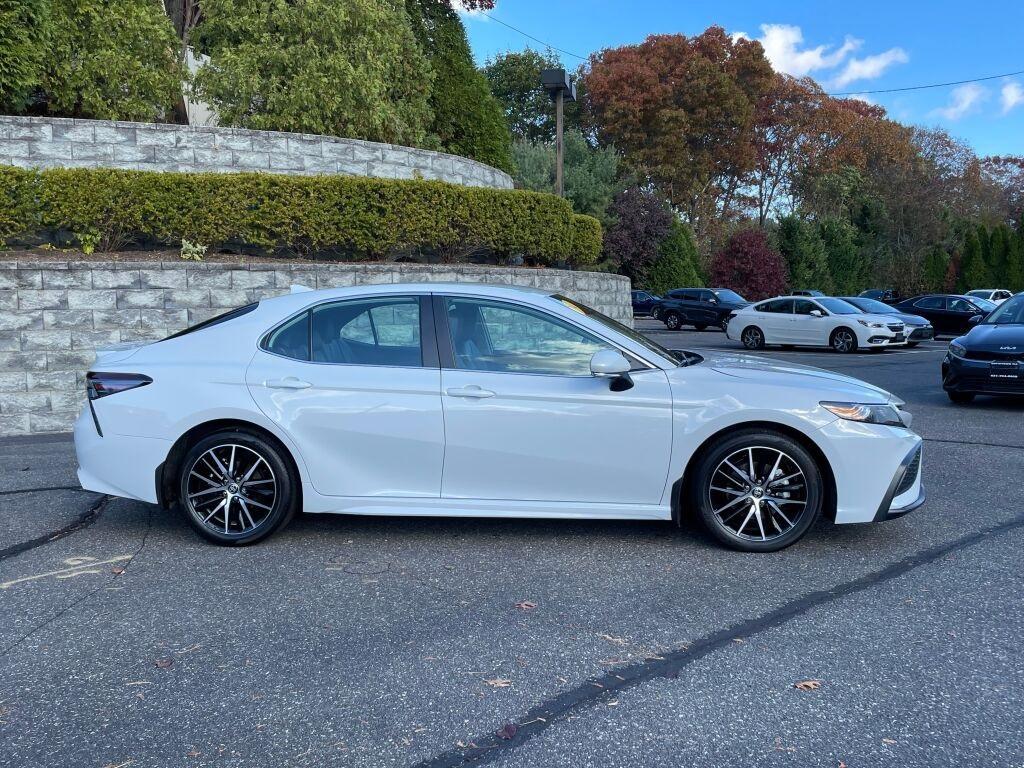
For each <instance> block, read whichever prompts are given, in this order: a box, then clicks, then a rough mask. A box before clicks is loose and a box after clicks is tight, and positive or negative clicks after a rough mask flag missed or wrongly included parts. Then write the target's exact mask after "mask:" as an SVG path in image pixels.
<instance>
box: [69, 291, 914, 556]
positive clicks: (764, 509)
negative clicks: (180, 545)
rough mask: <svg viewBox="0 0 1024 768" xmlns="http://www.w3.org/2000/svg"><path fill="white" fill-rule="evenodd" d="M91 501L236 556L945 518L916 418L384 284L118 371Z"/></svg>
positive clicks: (740, 363)
mask: <svg viewBox="0 0 1024 768" xmlns="http://www.w3.org/2000/svg"><path fill="white" fill-rule="evenodd" d="M87 381H88V396H89V399H88V402H87V403H86V405H85V408H84V409H83V411H82V415H81V417H80V418H79V420H78V422H77V424H76V427H75V447H76V450H77V454H78V462H79V470H78V477H79V479H80V481H81V483H82V486H83V487H84V488H86V489H89V490H93V491H98V492H100V493H107V494H112V495H115V496H124V497H128V498H132V499H138V500H141V501H145V502H151V503H157V504H160V505H161V506H163V507H172V506H179V507H180V509H181V510H183V512H184V514H185V516H186V518H187V519H188V520H189V522H190V523H191V524H192V526H193V527H194V528H195V529H196V530H197V531H198V532H199V533H200V534H202V535H203V536H205V537H206V538H207V539H209V540H211V541H214V542H216V543H219V544H227V545H234V544H248V543H252V542H256V541H259V540H260V539H263V538H264V537H266V536H268V535H269V534H271V533H272V532H274V531H276V530H279V529H281V528H282V527H283V526H284V525H285V524H286V523H287V522H288V520H289V519H290V518H291V517H292V516H293V515H294V514H295V513H296V512H297V511H300V510H302V511H305V512H335V513H346V514H359V515H444V516H475V517H545V518H595V519H616V520H680V519H681V518H682V517H683V516H684V515H685V514H687V513H695V514H696V515H697V516H698V517H699V518H700V519H701V520H702V521H703V523H704V525H705V526H706V527H707V528H708V530H709V531H711V533H712V534H713V535H714V536H716V537H717V538H718V539H719V540H720V541H721V542H723V543H724V544H726V545H728V546H731V547H734V548H737V549H742V550H747V551H758V552H766V551H772V550H777V549H781V548H782V547H785V546H787V545H789V544H792V543H793V542H795V541H796V540H798V539H799V538H800V537H801V536H803V535H804V533H806V532H807V530H808V529H809V528H810V527H811V526H812V525H813V524H814V522H815V521H816V520H817V519H818V518H819V517H820V516H821V515H826V516H827V517H829V518H830V519H833V520H834V521H835V522H837V523H861V522H869V521H873V520H885V519H887V518H890V517H895V516H898V515H901V514H903V513H905V512H908V511H910V510H911V509H914V508H915V507H917V506H919V505H920V504H922V503H923V501H924V490H923V488H922V485H921V438H920V437H918V436H917V435H916V434H914V433H913V432H912V431H911V430H910V429H909V423H910V417H909V414H907V413H906V412H905V411H904V410H902V406H903V404H902V403H901V402H900V401H899V400H897V399H896V398H895V397H893V396H892V395H890V394H889V393H887V392H884V391H882V390H880V389H878V388H877V387H873V386H871V385H869V384H865V383H863V382H860V381H857V380H855V379H852V378H849V377H846V376H841V375H837V374H833V373H828V372H825V371H818V370H814V369H810V368H796V367H793V366H784V365H773V364H770V363H767V362H764V361H760V360H755V359H752V358H744V357H741V356H736V355H725V356H718V357H711V356H707V357H702V356H700V355H696V354H693V353H672V352H670V351H668V350H666V349H664V348H662V347H660V346H658V345H657V344H655V343H653V342H652V341H650V340H648V339H647V338H645V337H643V336H641V335H639V334H637V333H635V332H634V331H632V330H631V329H629V328H627V327H625V326H623V325H621V324H619V323H617V322H615V321H613V320H610V319H609V318H607V317H604V316H603V315H601V314H599V313H597V312H595V311H593V310H591V309H589V308H587V307H585V306H582V305H580V304H578V303H576V302H574V301H571V300H569V299H567V298H565V297H564V296H558V295H551V294H548V293H545V292H542V291H534V290H528V289H515V288H504V287H490V286H477V285H445V284H421V285H386V286H383V285H381V286H363V287H358V288H341V289H334V290H325V291H315V292H309V291H307V292H296V293H292V294H290V295H286V296H281V297H278V298H274V299H267V300H264V301H261V302H259V303H258V304H252V305H249V306H247V307H243V308H241V309H238V310H235V311H233V312H230V313H228V314H226V315H223V316H221V317H218V318H215V319H213V320H210V321H208V322H206V323H203V324H200V325H198V326H195V327H193V328H190V329H188V330H186V331H183V332H181V333H179V334H176V335H174V336H171V337H169V338H167V339H164V340H163V341H159V342H155V343H152V344H148V345H145V346H141V347H137V348H134V349H120V350H113V351H110V352H106V353H102V354H100V355H99V357H98V359H97V361H96V363H95V365H94V367H93V370H91V371H90V372H89V373H88V376H87Z"/></svg>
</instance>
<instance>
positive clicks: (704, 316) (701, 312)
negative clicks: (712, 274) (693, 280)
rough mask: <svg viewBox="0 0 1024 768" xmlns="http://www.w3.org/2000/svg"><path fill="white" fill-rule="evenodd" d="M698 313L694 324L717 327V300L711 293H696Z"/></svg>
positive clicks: (703, 291) (704, 291)
mask: <svg viewBox="0 0 1024 768" xmlns="http://www.w3.org/2000/svg"><path fill="white" fill-rule="evenodd" d="M697 299H698V302H699V303H698V305H697V306H698V309H697V310H696V311H697V312H698V315H697V319H696V320H695V321H696V322H699V323H702V324H704V325H718V323H719V319H718V318H719V313H718V298H717V297H716V296H715V294H713V293H712V292H711V291H707V290H702V291H697Z"/></svg>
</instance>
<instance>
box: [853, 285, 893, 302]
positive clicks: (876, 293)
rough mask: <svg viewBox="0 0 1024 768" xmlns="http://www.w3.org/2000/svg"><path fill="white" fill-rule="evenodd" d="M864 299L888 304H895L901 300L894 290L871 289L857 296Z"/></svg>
mask: <svg viewBox="0 0 1024 768" xmlns="http://www.w3.org/2000/svg"><path fill="white" fill-rule="evenodd" d="M857 295H858V296H860V297H861V298H862V299H876V300H877V301H884V302H885V303H886V304H895V303H896V302H898V301H899V300H900V295H899V293H897V292H896V291H895V290H893V289H892V288H869V289H868V290H866V291H861V292H860V293H858V294H857Z"/></svg>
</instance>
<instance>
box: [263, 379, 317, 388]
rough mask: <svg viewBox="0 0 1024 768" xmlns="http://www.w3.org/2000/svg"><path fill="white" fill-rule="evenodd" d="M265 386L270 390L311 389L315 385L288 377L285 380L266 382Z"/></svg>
mask: <svg viewBox="0 0 1024 768" xmlns="http://www.w3.org/2000/svg"><path fill="white" fill-rule="evenodd" d="M263 386H265V387H269V388H270V389H309V388H310V387H312V386H313V385H312V384H310V383H309V382H308V381H302V380H301V379H296V378H295V377H294V376H286V377H285V378H283V379H271V380H269V381H264V382H263Z"/></svg>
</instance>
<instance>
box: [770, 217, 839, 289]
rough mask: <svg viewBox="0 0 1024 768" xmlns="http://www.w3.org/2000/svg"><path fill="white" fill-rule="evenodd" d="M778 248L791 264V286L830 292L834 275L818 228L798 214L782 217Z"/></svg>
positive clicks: (778, 234)
mask: <svg viewBox="0 0 1024 768" xmlns="http://www.w3.org/2000/svg"><path fill="white" fill-rule="evenodd" d="M776 240H777V248H778V251H779V253H781V254H782V256H783V258H784V259H785V260H786V265H787V266H788V267H789V284H790V287H791V288H797V289H804V290H806V289H813V290H819V291H824V292H825V293H831V291H832V276H831V274H830V273H829V263H828V256H827V255H826V253H825V244H824V243H823V242H822V239H821V235H820V234H819V232H818V228H817V227H815V226H813V225H812V224H810V223H809V222H806V221H803V220H802V219H800V218H799V217H798V216H795V215H790V216H784V217H783V218H782V219H780V220H779V228H778V233H777V235H776Z"/></svg>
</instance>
